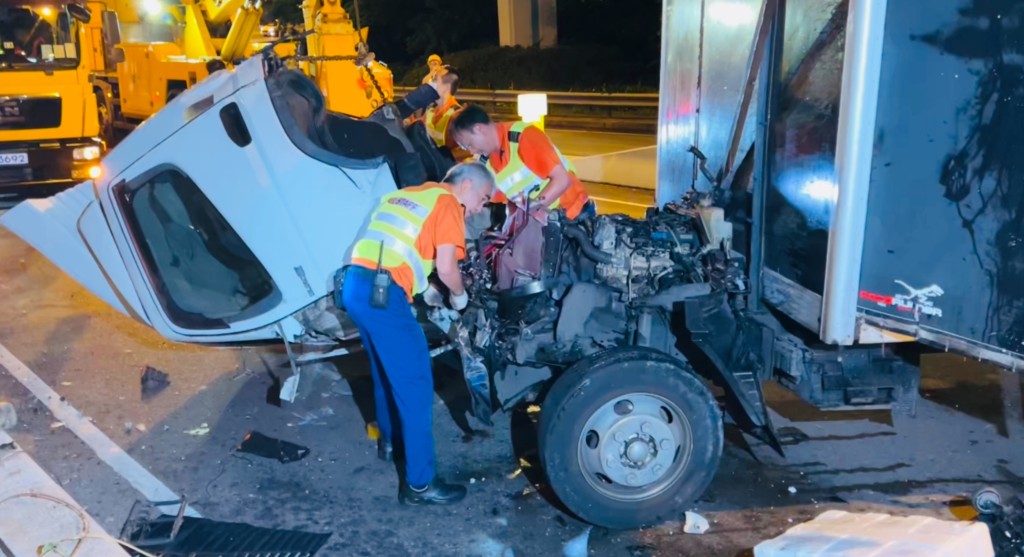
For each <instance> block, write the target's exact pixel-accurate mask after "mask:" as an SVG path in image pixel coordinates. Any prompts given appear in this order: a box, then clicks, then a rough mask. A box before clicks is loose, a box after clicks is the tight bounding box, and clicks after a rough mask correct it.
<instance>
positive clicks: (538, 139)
mask: <svg viewBox="0 0 1024 557" xmlns="http://www.w3.org/2000/svg"><path fill="white" fill-rule="evenodd" d="M519 156H520V157H521V158H522V159H523V163H524V164H526V166H527V168H529V169H530V170H531V171H533V173H534V174H536V175H537V176H540V177H542V178H547V179H548V180H549V181H548V185H547V186H545V187H544V189H543V190H541V192H540V193H539V194H538V195H537V197H536V198H535V200H534V202H533V203H531V205H537V206H543V207H547V206H549V205H551V204H552V203H554V202H555V201H558V198H560V197H562V194H563V193H565V192H566V191H567V190H568V189H569V187H570V186H571V185H572V177H571V176H570V175H569V171H568V170H566V168H565V165H564V164H563V163H562V158H561V157H560V156H558V151H557V150H556V149H555V146H554V144H552V143H551V139H549V138H548V136H547V134H545V133H544V132H543V131H541V130H540V129H539V128H536V127H534V126H530V127H528V128H526V129H525V130H523V133H522V134H521V135H520V138H519ZM538 201H539V202H538Z"/></svg>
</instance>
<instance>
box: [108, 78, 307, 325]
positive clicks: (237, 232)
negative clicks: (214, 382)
mask: <svg viewBox="0 0 1024 557" xmlns="http://www.w3.org/2000/svg"><path fill="white" fill-rule="evenodd" d="M222 111H224V113H230V114H231V115H233V116H232V118H229V119H226V118H224V117H219V116H222V115H221V114H220V113H221V112H222ZM244 112H245V110H244V108H242V107H241V105H240V104H239V103H236V102H232V101H231V98H230V97H229V98H228V99H226V100H225V101H222V102H220V103H218V104H217V105H215V106H213V107H211V108H209V110H208V111H207V112H206V113H203V114H201V115H199V116H198V117H196V119H195V120H193V121H191V122H189V123H188V125H186V126H184V127H183V128H181V129H180V130H178V131H177V132H175V133H174V134H173V135H171V136H170V137H169V138H168V139H166V140H165V141H163V142H162V143H161V144H160V145H159V146H158V147H157V148H155V149H152V150H151V151H149V152H148V153H146V154H145V155H143V156H142V157H141V158H140V159H139V160H138V161H136V162H135V163H133V164H132V165H131V166H129V167H128V168H127V169H125V170H124V171H123V172H121V173H120V174H119V175H118V176H116V177H114V178H113V179H112V180H110V181H109V182H108V184H107V186H106V187H105V188H103V190H102V191H100V192H99V195H98V197H99V200H100V203H101V204H102V205H103V209H104V213H105V215H106V217H107V221H108V225H109V226H110V229H111V230H112V231H113V238H114V241H115V243H116V244H117V249H118V251H119V252H120V253H121V257H122V259H123V260H124V262H125V266H126V268H127V274H128V275H129V277H130V280H131V282H132V284H133V285H134V288H135V290H136V292H137V293H138V297H139V300H140V304H141V306H142V308H143V311H144V312H145V314H146V315H147V316H149V318H150V320H151V325H152V326H153V328H155V329H156V330H157V331H158V332H160V334H161V335H163V336H164V337H166V338H169V339H172V340H181V341H189V342H217V341H234V340H253V339H257V338H267V337H269V336H272V335H270V334H268V333H269V330H270V329H271V328H272V327H273V325H274V324H275V323H276V322H278V321H279V320H281V319H282V318H284V317H287V315H288V314H289V313H290V312H289V311H287V310H284V311H277V312H275V310H276V309H279V306H280V305H281V302H282V299H283V295H282V291H281V289H280V288H279V287H278V284H279V280H278V278H279V277H275V276H274V275H273V273H272V271H271V269H268V266H267V265H265V264H264V262H263V258H264V257H270V258H271V259H273V252H274V251H275V250H282V249H286V247H285V246H284V245H280V244H278V243H276V242H275V241H274V235H273V234H272V231H270V232H271V233H270V234H268V233H267V231H257V232H255V233H254V230H258V229H259V225H258V223H253V222H252V221H251V218H250V217H251V215H249V214H247V208H252V207H253V206H255V205H258V202H255V201H253V199H254V197H253V196H254V193H255V192H263V193H266V192H268V191H273V190H274V187H273V185H272V184H270V183H269V181H270V178H269V176H270V173H269V172H267V171H266V170H265V169H264V168H263V167H262V164H261V162H260V159H261V156H260V155H259V154H258V153H256V152H255V150H256V148H255V145H254V144H253V143H252V141H251V139H250V140H249V141H248V142H247V143H246V144H245V145H239V144H238V142H236V141H234V140H233V139H232V138H231V137H230V136H229V132H228V131H227V130H226V128H225V126H229V125H236V126H245V120H246V119H247V118H250V121H251V116H252V115H250V114H245V113H244ZM234 132H237V130H232V132H231V133H234ZM246 133H247V132H246ZM236 139H237V137H236ZM197 146H202V147H201V148H199V149H197ZM240 224H241V225H242V227H241V228H239V225H240ZM268 224H269V223H268Z"/></svg>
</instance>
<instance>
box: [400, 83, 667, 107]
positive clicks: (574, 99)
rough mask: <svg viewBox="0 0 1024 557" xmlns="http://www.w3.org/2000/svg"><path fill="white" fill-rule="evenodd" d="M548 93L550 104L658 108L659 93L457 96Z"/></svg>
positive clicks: (507, 98)
mask: <svg viewBox="0 0 1024 557" xmlns="http://www.w3.org/2000/svg"><path fill="white" fill-rule="evenodd" d="M412 90H413V87H395V95H397V96H403V95H407V94H409V92H411V91H412ZM541 92H543V93H546V94H547V96H548V104H564V105H584V106H611V107H629V108H658V94H657V93H567V92H562V91H554V92H552V91H515V90H509V91H497V90H488V89H459V92H458V94H456V95H455V96H456V97H457V98H458V99H459V100H460V101H472V102H493V103H515V102H516V99H517V97H518V96H519V95H520V94H522V93H541Z"/></svg>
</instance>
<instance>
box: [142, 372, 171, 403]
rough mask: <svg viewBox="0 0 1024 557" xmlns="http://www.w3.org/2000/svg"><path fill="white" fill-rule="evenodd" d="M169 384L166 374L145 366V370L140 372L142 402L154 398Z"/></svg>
mask: <svg viewBox="0 0 1024 557" xmlns="http://www.w3.org/2000/svg"><path fill="white" fill-rule="evenodd" d="M170 384H171V380H170V379H168V376H167V374H166V373H164V372H162V371H160V370H158V369H156V368H152V367H150V366H146V370H145V371H143V372H142V400H149V399H151V398H153V397H155V396H156V395H158V394H160V393H161V392H163V390H164V389H166V388H167V386H168V385H170Z"/></svg>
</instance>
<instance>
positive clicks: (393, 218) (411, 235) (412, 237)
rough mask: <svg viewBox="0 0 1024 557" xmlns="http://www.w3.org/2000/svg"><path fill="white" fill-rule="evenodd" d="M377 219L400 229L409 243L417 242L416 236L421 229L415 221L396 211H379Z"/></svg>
mask: <svg viewBox="0 0 1024 557" xmlns="http://www.w3.org/2000/svg"><path fill="white" fill-rule="evenodd" d="M374 220H375V221H377V222H380V223H383V224H386V225H388V226H390V227H391V228H394V229H395V230H398V231H399V232H401V233H402V234H403V235H405V237H406V239H407V242H406V243H408V244H415V243H416V238H417V237H418V236H419V233H420V229H419V228H418V227H417V226H416V225H414V224H413V223H411V222H409V221H407V220H405V219H403V218H402V217H400V216H398V215H396V214H394V213H384V212H381V213H378V214H377V216H376V217H375V218H374Z"/></svg>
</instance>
